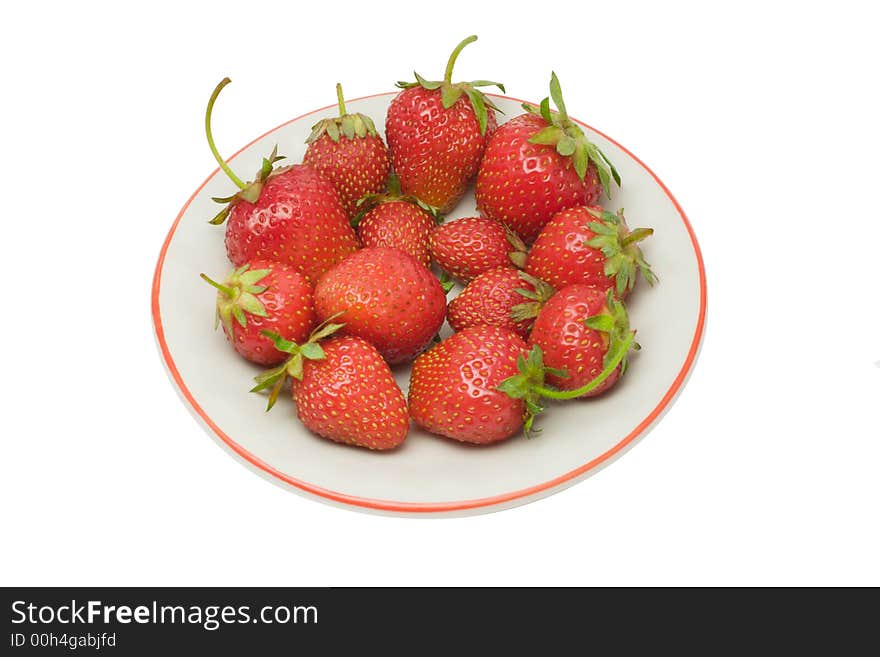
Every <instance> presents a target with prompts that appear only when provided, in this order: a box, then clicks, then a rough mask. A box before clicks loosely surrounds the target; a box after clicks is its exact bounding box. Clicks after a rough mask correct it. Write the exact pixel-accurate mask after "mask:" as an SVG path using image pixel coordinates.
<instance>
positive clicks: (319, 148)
mask: <svg viewBox="0 0 880 657" xmlns="http://www.w3.org/2000/svg"><path fill="white" fill-rule="evenodd" d="M336 97H337V98H338V99H339V116H338V117H333V118H330V119H322V120H321V121H318V122H317V123H316V124H315V125H314V126H312V133H311V134H310V135H309V138H308V139H307V140H306V143H307V144H308V145H309V147H308V149H306V154H305V157H304V158H303V163H304V164H307V165H309V166H310V167H312V168H313V169H315V170H316V171H318V173H320V174H321V175H323V176H324V177H325V178H327V179H328V180H329V181H330V182H331V183H333V187H335V188H336V191H337V192H338V193H339V198H340V200H341V201H342V204H343V205H344V206H345V210H346V212H347V213H348V216H349V218H352V217H354V216H355V215H356V214H357V213H358V206H357V202H358V199H360V198H362V197H363V196H365V195H366V194H376V193H378V192H381V191H382V190H383V189H385V182H386V181H387V180H388V172H389V171H390V169H391V160H390V158H389V156H388V149H387V148H386V147H385V142H384V141H382V137H380V136H379V133H378V132H376V126H375V125H374V124H373V120H372V119H371V118H370V117H369V116H366V115H364V114H347V113H346V112H345V100H344V99H343V97H342V85H340V84H337V85H336Z"/></svg>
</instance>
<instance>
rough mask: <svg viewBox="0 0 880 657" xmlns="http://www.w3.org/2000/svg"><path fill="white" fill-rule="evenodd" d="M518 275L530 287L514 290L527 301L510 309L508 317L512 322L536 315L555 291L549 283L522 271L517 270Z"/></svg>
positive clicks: (532, 317) (522, 320)
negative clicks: (530, 287)
mask: <svg viewBox="0 0 880 657" xmlns="http://www.w3.org/2000/svg"><path fill="white" fill-rule="evenodd" d="M519 277H520V278H521V279H523V280H524V281H525V282H526V283H528V284H529V285H531V286H532V289H531V290H529V289H526V288H517V289H516V292H517V293H518V294H520V295H522V296H524V297H525V298H526V299H528V301H525V302H523V303H519V304H517V305H515V306H514V307H513V308H511V309H510V317H511V319H512V320H513V321H514V322H524V321H526V320H527V319H534V318H535V317H537V316H538V313H539V312H540V311H541V308H543V306H544V304H545V303H546V302H547V301H548V300H549V299H550V297H552V296H553V295H554V294H555V293H556V290H554V289H553V288H552V287H551V286H550V285H548V284H547V283H545V282H544V281H542V280H540V279H539V278H535V277H534V276H532V275H530V274H527V273H525V272H524V271H521V272H519Z"/></svg>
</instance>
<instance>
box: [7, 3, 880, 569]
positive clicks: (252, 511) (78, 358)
mask: <svg viewBox="0 0 880 657" xmlns="http://www.w3.org/2000/svg"><path fill="white" fill-rule="evenodd" d="M806 4H808V3H791V4H790V5H789V4H783V3H770V2H759V3H749V2H739V3H731V5H730V6H729V7H727V8H721V7H718V6H711V4H710V3H676V2H666V3H633V2H621V1H618V2H603V3H587V2H575V3H570V4H568V5H567V6H565V7H563V5H562V3H553V4H550V3H544V4H543V5H541V4H538V5H535V4H534V3H529V4H528V5H525V4H524V5H522V6H519V5H517V6H516V7H514V5H513V4H509V5H507V6H508V8H507V9H501V8H499V7H497V6H495V4H494V3H475V2H452V1H450V0H446V1H444V2H443V3H441V5H437V6H436V7H435V8H431V9H429V8H428V6H429V5H425V9H424V10H420V9H419V7H420V6H421V5H420V4H419V3H415V2H408V3H400V4H399V5H398V4H395V3H390V2H385V3H381V2H378V3H373V4H369V3H359V4H358V5H357V8H356V9H355V8H352V9H350V10H344V9H343V7H342V6H341V5H335V7H338V8H334V5H330V4H328V3H324V4H321V3H318V4H314V3H312V4H309V3H297V2H284V3H274V2H269V1H264V2H260V3H250V4H247V3H241V2H238V3H226V2H211V3H198V4H197V3H184V2H176V3H161V2H151V3H144V4H143V5H142V6H141V7H133V6H126V5H125V4H124V3H112V4H111V3H107V4H106V5H98V4H96V3H88V2H86V3H57V4H53V3H15V4H13V5H10V6H9V7H7V8H6V10H5V15H4V18H3V21H2V23H0V58H2V61H3V67H2V88H3V92H2V94H3V98H4V99H3V101H2V105H0V107H2V109H0V112H2V121H0V135H2V142H0V174H2V178H0V179H2V181H3V203H2V230H0V236H2V237H0V242H2V253H3V264H4V269H5V271H6V275H5V277H4V284H3V290H4V293H3V299H4V302H3V309H4V312H3V313H2V321H0V335H2V342H0V344H2V349H3V361H2V362H3V377H2V379H0V381H2V382H0V386H2V388H3V391H2V392H3V394H2V397H0V399H2V402H0V403H2V409H3V412H2V422H3V423H2V435H3V438H2V445H3V453H2V460H0V493H2V495H0V505H2V511H0V523H2V527H3V534H4V538H3V540H2V542H0V556H2V558H0V583H2V584H5V585H51V584H90V585H136V584H145V585H146V584H149V585H162V584H168V585H171V584H179V585H199V584H202V585H245V584H249V585H342V584H348V585H395V584H402V585H410V584H425V585H428V584H439V585H446V584H462V585H469V584H472V585H493V584H494V585H514V584H523V585H538V584H558V585H573V584H578V585H599V584H624V585H625V584H696V585H703V584H734V585H738V584H771V585H776V584H873V585H878V584H880V563H878V557H877V555H878V553H880V530H878V500H880V483H878V480H880V477H878V469H880V467H878V466H880V444H878V438H880V431H878V424H877V408H878V403H880V368H878V367H877V366H876V365H875V363H876V362H877V361H878V360H880V341H878V336H880V311H878V299H877V288H876V282H875V280H876V276H877V271H878V267H877V264H876V256H875V249H876V247H877V244H878V238H880V228H878V219H880V216H878V203H877V190H878V180H877V178H878V174H880V167H878V164H877V156H878V153H880V129H878V125H880V123H878V121H877V117H878V116H880V106H878V102H877V97H876V95H875V94H876V89H877V62H878V61H880V50H878V46H877V41H876V34H875V31H874V30H873V28H872V25H873V24H874V23H873V21H871V20H870V19H869V16H868V15H867V14H866V12H867V10H866V9H862V8H861V7H862V6H863V5H862V3H848V2H837V3H833V4H832V5H829V4H828V3H809V6H804V5H806ZM431 7H434V5H433V4H432V5H431ZM526 7H528V8H526ZM537 7H541V8H542V11H543V13H541V14H538V13H537V9H536V8H537ZM419 11H424V13H423V14H419V13H418V12H419ZM470 33H476V34H478V35H479V36H480V40H479V42H477V43H476V44H473V45H472V46H469V47H468V49H467V50H466V51H465V53H464V54H463V55H462V57H461V58H460V59H459V62H458V65H457V68H456V70H457V73H456V78H457V79H473V78H478V77H479V78H482V77H486V78H490V79H500V80H502V81H504V82H506V83H507V85H508V92H509V93H511V94H512V95H514V96H518V97H521V98H529V99H534V100H538V99H540V98H541V97H543V96H544V95H545V94H546V85H547V81H548V78H549V72H550V70H551V68H553V69H555V70H556V71H557V73H558V74H559V76H560V78H561V80H562V81H563V86H564V90H565V93H566V101H567V105H568V107H569V110H570V111H571V113H572V114H573V115H574V116H576V117H578V118H580V119H583V120H585V121H587V122H588V123H590V124H591V125H593V126H595V127H597V128H598V129H600V130H602V131H603V132H606V133H607V134H609V135H611V136H612V137H614V138H616V139H617V140H619V141H620V142H621V143H622V144H624V145H625V146H626V147H628V148H629V149H631V150H632V151H633V152H634V153H636V154H637V155H638V156H639V157H640V158H642V159H643V160H644V161H645V162H646V163H648V165H649V166H651V167H652V168H653V169H654V171H655V172H656V173H657V174H658V175H659V176H660V177H661V179H663V181H664V182H665V183H666V184H667V185H668V187H669V188H670V189H671V190H672V192H673V193H674V194H675V195H676V197H677V198H678V200H679V202H680V203H681V204H682V206H683V207H684V209H685V211H686V212H687V213H688V215H689V217H690V219H691V221H692V223H693V226H694V228H695V230H696V233H697V236H698V238H699V240H700V244H701V246H702V249H703V255H704V257H705V261H706V268H707V273H708V284H709V318H708V325H707V332H706V336H705V341H704V345H703V349H702V354H701V357H700V359H699V361H698V363H697V366H696V369H695V371H694V373H693V376H692V377H691V380H690V382H689V384H688V386H687V387H686V388H685V390H684V392H683V393H682V395H681V397H680V398H679V400H678V401H677V403H676V404H675V405H674V407H673V408H672V409H671V410H670V412H669V413H668V414H667V415H666V417H665V418H664V419H663V420H662V421H661V423H660V424H659V425H658V426H657V427H656V428H655V429H654V431H652V432H651V433H650V434H649V435H648V436H647V437H646V438H645V439H644V440H643V441H641V443H639V444H638V445H637V446H636V447H635V448H634V449H633V450H631V451H630V452H628V453H627V454H626V455H625V456H624V457H623V458H621V459H620V460H618V461H617V462H616V463H614V464H613V465H611V466H610V467H608V468H606V469H604V470H602V471H601V472H599V473H598V474H596V475H595V476H593V477H591V478H589V479H587V480H586V481H585V482H583V483H581V484H578V485H577V486H575V487H573V488H571V489H569V490H567V491H564V492H562V493H560V494H558V495H555V496H553V497H551V498H548V499H545V500H542V501H539V502H537V503H534V504H531V505H527V506H524V507H520V508H516V509H513V510H508V511H504V512H501V513H495V514H490V515H484V516H477V517H471V518H463V519H446V520H433V521H432V520H425V519H421V520H413V519H406V518H389V517H377V516H371V515H365V514H361V513H356V512H352V511H347V510H341V509H337V508H333V507H329V506H325V505H323V504H319V503H316V502H313V501H310V500H306V499H303V498H301V497H299V496H296V495H294V494H291V493H289V492H287V491H285V490H282V489H281V488H279V487H276V486H274V485H271V484H270V483H267V482H266V481H265V480H263V479H261V478H260V477H257V476H255V475H254V474H252V473H251V472H250V471H249V470H247V469H245V468H243V467H242V466H241V465H239V464H238V463H236V462H235V461H234V460H233V459H232V458H230V457H229V456H228V455H227V454H226V453H225V452H224V451H223V450H221V449H220V448H218V447H217V446H216V444H215V443H214V442H212V441H211V440H210V439H209V438H208V437H207V436H206V435H205V434H204V433H203V432H202V430H201V429H200V428H199V427H198V425H197V424H196V422H195V421H194V420H193V419H192V417H191V416H190V415H189V413H188V412H187V410H186V409H185V408H184V406H183V404H182V403H181V402H180V400H179V399H178V397H177V395H176V393H175V391H174V389H173V388H172V386H171V385H170V383H169V380H168V378H167V376H166V374H165V371H164V369H163V367H162V364H161V362H160V359H159V357H158V354H157V351H156V348H155V346H154V339H153V335H152V324H151V319H150V313H149V292H150V283H151V277H152V274H153V268H154V265H155V261H156V257H157V256H158V252H159V249H160V246H161V244H162V241H163V239H164V237H165V235H166V232H167V231H168V229H169V227H170V225H171V223H172V221H173V219H174V217H175V216H176V214H177V212H178V211H179V209H180V207H181V206H182V205H183V203H184V202H185V201H186V199H187V198H188V197H189V195H190V194H191V193H192V191H193V190H194V189H195V188H196V187H197V186H198V185H199V184H200V183H201V181H202V180H203V179H204V178H205V177H206V176H207V175H208V174H209V173H210V172H211V171H212V170H213V169H214V163H213V161H212V159H211V156H210V153H209V151H208V148H207V146H206V144H205V143H204V136H203V132H202V113H203V110H204V105H205V102H206V100H207V97H208V95H209V94H210V92H211V90H212V89H213V87H214V85H215V84H216V83H217V81H218V80H219V79H220V78H222V77H223V76H224V75H229V76H230V77H231V78H232V79H233V81H234V84H233V85H232V86H231V87H230V88H229V89H228V90H227V91H226V92H225V93H224V97H223V100H222V114H221V115H222V119H221V116H217V117H216V118H215V124H216V125H215V135H216V137H217V140H218V143H219V144H220V148H221V150H222V151H224V152H226V153H231V152H232V151H234V150H236V149H237V148H239V147H240V146H242V145H244V144H245V143H247V142H249V141H250V140H251V139H252V138H254V137H255V136H257V135H259V134H262V133H263V132H265V131H266V130H268V129H270V128H273V127H274V126H276V125H278V124H280V123H282V122H283V121H286V120H287V119H289V118H292V117H294V116H297V115H299V114H302V113H304V112H306V111H308V110H311V109H314V108H317V107H321V106H324V105H327V104H330V103H331V102H332V101H333V84H334V83H335V82H336V81H337V80H341V81H342V82H343V83H344V85H345V90H346V93H347V95H348V96H349V97H352V98H354V97H357V96H361V95H366V94H371V93H376V92H380V91H387V90H391V89H392V83H393V82H394V81H395V80H398V79H409V78H410V75H411V71H412V69H413V68H416V69H417V70H418V71H419V72H420V73H422V74H423V75H427V76H429V77H434V76H439V75H441V74H442V69H443V66H444V63H445V60H446V57H447V55H448V52H449V51H450V49H451V48H452V47H453V46H454V45H455V43H457V42H458V41H459V40H460V39H461V38H463V37H464V36H466V35H467V34H470ZM670 321H674V318H670ZM207 366H209V365H207Z"/></svg>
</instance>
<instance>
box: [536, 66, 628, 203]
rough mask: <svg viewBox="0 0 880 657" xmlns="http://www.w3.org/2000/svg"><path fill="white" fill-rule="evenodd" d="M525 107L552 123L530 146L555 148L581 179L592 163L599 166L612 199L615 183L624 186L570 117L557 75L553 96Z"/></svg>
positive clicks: (553, 78) (552, 78)
mask: <svg viewBox="0 0 880 657" xmlns="http://www.w3.org/2000/svg"><path fill="white" fill-rule="evenodd" d="M550 98H552V99H553V104H554V105H556V110H557V111H556V112H552V111H551V110H550ZM523 108H524V109H525V110H526V111H527V112H528V113H529V114H534V115H536V116H540V117H541V118H543V119H544V121H546V122H547V124H548V125H547V127H546V128H542V129H541V130H539V131H538V132H536V133H535V134H534V135H532V136H531V137H530V138H529V143H532V144H542V145H544V146H553V147H555V148H556V152H557V153H559V154H560V155H562V156H563V157H567V158H570V159H571V161H572V163H573V164H574V170H575V172H576V173H577V175H578V178H580V179H581V180H584V178H585V177H586V175H587V168H588V167H589V165H590V163H592V164H593V165H594V166H595V167H596V173H597V174H598V176H599V182H601V183H602V189H603V190H604V192H605V196H607V197H608V198H611V180H612V179H613V180H614V182H615V183H617V186H618V187H620V174H619V173H618V172H617V169H616V168H614V165H613V164H612V163H611V160H609V159H608V157H607V156H606V155H605V153H603V152H602V151H601V150H600V149H599V147H598V146H596V145H595V144H593V143H592V142H591V141H590V140H588V139H587V136H586V135H585V134H584V131H583V130H582V129H581V127H580V126H579V125H578V124H576V123H575V122H574V121H572V120H571V119H570V118H568V111H567V110H566V109H565V101H564V100H563V99H562V87H561V86H560V85H559V78H557V77H556V73H551V75H550V97H548V98H545V99H544V100H542V101H541V105H540V106H535V105H531V104H529V103H523Z"/></svg>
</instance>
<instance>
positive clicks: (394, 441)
mask: <svg viewBox="0 0 880 657" xmlns="http://www.w3.org/2000/svg"><path fill="white" fill-rule="evenodd" d="M340 327H341V325H340V324H325V325H324V326H322V327H320V328H318V329H317V330H316V331H315V333H313V334H312V336H311V337H310V338H309V340H308V342H306V343H304V344H302V345H298V344H296V343H294V342H289V341H287V340H284V339H283V338H281V337H280V336H279V335H277V334H272V333H270V332H267V334H268V335H269V337H271V338H272V340H273V341H274V342H275V346H276V348H277V349H278V350H279V353H281V354H282V355H285V354H286V355H288V356H289V358H288V360H287V361H286V362H285V363H284V364H283V365H281V366H280V367H277V368H275V369H273V370H270V371H268V372H265V373H264V374H261V375H260V376H258V377H257V385H256V386H255V387H254V388H253V389H252V390H251V392H259V391H261V390H266V389H269V388H271V393H270V395H269V408H272V405H273V404H274V403H275V401H276V400H277V399H278V395H279V394H280V392H281V388H282V386H283V385H284V381H285V379H286V378H287V376H288V375H289V376H290V377H291V388H292V396H293V399H294V401H295V402H296V412H297V415H298V416H299V419H300V420H301V421H302V423H303V424H305V425H306V427H307V428H308V429H309V430H310V431H313V432H315V433H316V434H318V435H319V436H322V437H324V438H328V439H330V440H333V441H335V442H338V443H345V444H348V445H355V446H357V447H366V448H368V449H380V450H384V449H392V448H394V447H397V446H398V445H399V444H400V443H402V442H403V441H404V440H405V439H406V434H407V432H408V431H409V414H408V412H407V408H406V399H405V398H404V396H403V392H401V390H400V388H399V387H398V385H397V382H396V381H395V380H394V377H393V376H392V375H391V370H390V369H389V368H388V365H387V364H386V363H385V361H384V360H382V357H381V356H380V355H379V352H378V351H376V348H375V347H373V345H371V344H370V343H369V342H367V341H366V340H362V339H361V338H357V337H354V336H344V337H333V338H330V339H329V340H326V341H325V342H323V343H320V344H319V341H320V340H322V339H323V338H326V337H327V336H329V335H330V334H332V333H333V332H335V331H337V330H338V329H339V328H340Z"/></svg>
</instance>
